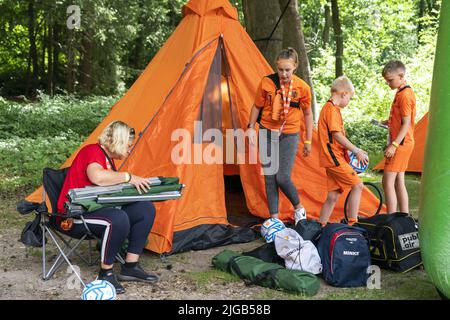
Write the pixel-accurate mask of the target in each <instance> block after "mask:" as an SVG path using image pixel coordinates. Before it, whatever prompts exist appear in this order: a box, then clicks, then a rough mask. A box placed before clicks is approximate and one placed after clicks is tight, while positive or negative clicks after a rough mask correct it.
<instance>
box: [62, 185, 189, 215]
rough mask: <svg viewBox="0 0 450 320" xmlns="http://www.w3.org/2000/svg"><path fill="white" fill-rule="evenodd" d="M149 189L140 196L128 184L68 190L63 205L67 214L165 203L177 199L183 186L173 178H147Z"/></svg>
mask: <svg viewBox="0 0 450 320" xmlns="http://www.w3.org/2000/svg"><path fill="white" fill-rule="evenodd" d="M147 181H148V183H149V185H150V189H149V190H148V191H147V192H142V194H140V193H139V192H138V190H137V189H136V188H135V187H134V186H133V185H132V184H129V183H123V184H118V185H114V186H107V187H101V186H88V187H84V188H74V189H70V190H69V192H68V194H67V198H68V201H66V202H65V203H64V207H65V209H66V211H67V212H68V213H71V214H74V213H80V214H82V213H85V212H91V211H94V210H97V209H100V208H104V207H115V206H120V205H124V204H126V203H131V202H137V201H153V202H157V201H165V200H173V199H178V198H180V197H181V195H182V190H183V188H185V185H183V184H180V183H179V179H178V178H175V177H167V178H166V177H151V178H147Z"/></svg>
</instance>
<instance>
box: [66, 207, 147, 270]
mask: <svg viewBox="0 0 450 320" xmlns="http://www.w3.org/2000/svg"><path fill="white" fill-rule="evenodd" d="M155 212H156V210H155V206H154V205H153V203H151V202H134V203H130V204H127V205H124V206H122V208H121V209H116V208H102V209H98V210H95V211H92V212H89V213H86V214H84V215H83V217H84V219H85V221H86V224H87V226H88V228H89V230H90V231H91V232H92V233H93V234H94V235H95V236H96V237H98V238H100V239H102V247H101V261H102V263H104V264H107V265H110V264H113V263H114V260H115V257H116V255H117V253H118V252H119V250H120V248H121V247H122V245H123V243H124V241H125V239H127V238H128V240H129V244H128V250H127V252H129V253H134V254H137V255H140V254H141V253H142V251H143V249H144V246H145V243H146V241H147V237H148V234H149V233H150V230H151V229H152V226H153V222H154V220H155ZM85 232H86V228H85V227H84V224H83V222H82V220H79V219H76V220H74V224H73V227H72V229H70V230H69V231H65V232H64V233H65V234H67V235H69V236H71V237H74V238H81V237H82V236H83V234H85Z"/></svg>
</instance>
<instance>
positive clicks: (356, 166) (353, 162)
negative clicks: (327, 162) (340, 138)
mask: <svg viewBox="0 0 450 320" xmlns="http://www.w3.org/2000/svg"><path fill="white" fill-rule="evenodd" d="M347 153H348V158H349V162H348V164H349V165H350V167H352V168H353V170H355V171H356V173H363V172H364V171H366V170H367V168H369V161H367V164H366V165H363V164H362V163H360V162H359V160H358V158H356V155H355V154H354V153H353V152H351V151H347Z"/></svg>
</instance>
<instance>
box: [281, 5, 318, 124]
mask: <svg viewBox="0 0 450 320" xmlns="http://www.w3.org/2000/svg"><path fill="white" fill-rule="evenodd" d="M279 3H280V8H281V10H283V9H284V8H285V7H286V5H288V8H287V11H286V13H285V14H284V16H283V19H282V22H283V47H284V48H286V47H292V48H294V49H295V50H296V51H297V52H298V56H299V64H298V68H297V72H296V73H297V75H298V76H299V77H300V78H302V79H303V80H304V81H305V82H306V83H307V84H308V85H309V86H310V87H311V96H312V101H311V107H312V111H313V118H314V120H315V119H316V114H317V104H316V97H315V94H314V89H313V82H312V78H311V67H310V64H309V59H308V52H307V50H306V45H305V37H304V35H303V30H302V23H301V17H300V13H299V8H298V2H297V0H279Z"/></svg>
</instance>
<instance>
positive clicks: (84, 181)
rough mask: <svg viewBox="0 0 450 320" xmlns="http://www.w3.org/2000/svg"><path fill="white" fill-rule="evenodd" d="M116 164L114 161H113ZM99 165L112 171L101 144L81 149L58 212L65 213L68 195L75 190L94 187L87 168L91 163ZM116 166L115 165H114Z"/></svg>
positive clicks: (61, 194)
mask: <svg viewBox="0 0 450 320" xmlns="http://www.w3.org/2000/svg"><path fill="white" fill-rule="evenodd" d="M111 161H112V162H113V164H114V160H112V159H111ZM94 162H96V163H98V164H99V165H101V166H102V167H103V168H104V169H106V170H108V169H111V165H110V164H109V161H108V159H107V158H106V156H105V154H104V153H103V151H102V150H101V147H100V144H98V143H95V144H89V145H86V146H84V147H83V148H81V150H80V151H79V152H78V154H77V156H76V157H75V159H74V160H73V162H72V165H71V166H70V169H69V172H67V176H66V179H65V180H64V184H63V187H62V190H61V193H60V195H59V199H58V212H59V213H64V212H65V210H64V202H66V201H67V193H68V192H69V190H70V189H73V188H84V187H87V186H92V185H94V184H93V183H92V182H91V181H90V180H89V178H88V176H87V167H88V165H90V164H91V163H94ZM114 165H115V164H114Z"/></svg>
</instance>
